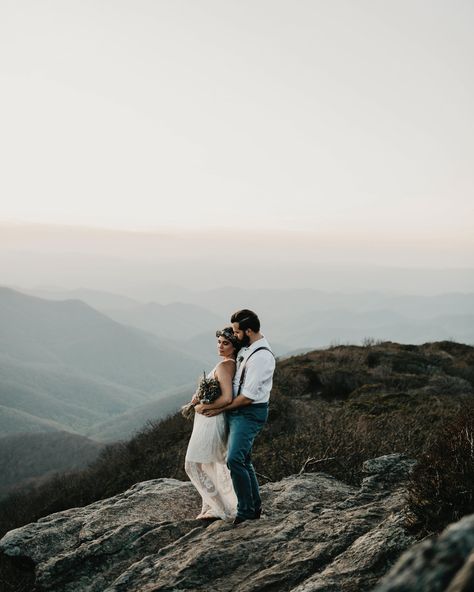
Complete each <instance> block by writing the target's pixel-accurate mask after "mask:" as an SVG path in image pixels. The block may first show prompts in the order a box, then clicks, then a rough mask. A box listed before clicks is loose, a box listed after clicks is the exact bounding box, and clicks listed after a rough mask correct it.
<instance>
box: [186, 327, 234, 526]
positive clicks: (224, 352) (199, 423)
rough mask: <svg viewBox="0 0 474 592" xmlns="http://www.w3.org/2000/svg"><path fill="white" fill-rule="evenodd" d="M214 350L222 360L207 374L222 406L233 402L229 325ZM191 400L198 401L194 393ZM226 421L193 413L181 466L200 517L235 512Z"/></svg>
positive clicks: (231, 515) (229, 517) (220, 416)
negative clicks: (217, 389)
mask: <svg viewBox="0 0 474 592" xmlns="http://www.w3.org/2000/svg"><path fill="white" fill-rule="evenodd" d="M216 337H217V351H218V353H219V356H220V357H221V358H222V360H221V361H220V362H219V363H218V364H217V366H216V367H215V368H214V369H213V370H212V371H211V372H210V373H209V374H208V375H207V377H208V378H216V379H217V380H218V381H219V385H220V388H221V395H220V396H219V398H218V399H217V400H216V403H222V407H224V406H225V405H228V404H229V403H231V402H232V380H233V378H234V374H235V364H236V361H235V359H236V355H237V352H238V350H239V347H240V346H239V342H238V340H237V338H236V337H234V331H233V329H232V327H225V328H224V329H223V330H222V331H217V332H216ZM192 402H193V403H194V404H196V403H197V400H196V398H195V397H193V399H192ZM226 452H227V422H226V418H225V413H219V414H218V415H214V416H213V417H206V416H205V415H202V414H201V413H195V414H194V425H193V432H192V434H191V438H190V440H189V444H188V449H187V452H186V459H185V464H184V468H185V470H186V473H187V474H188V477H189V478H190V480H191V482H192V484H193V485H194V487H195V488H196V489H197V490H198V492H199V494H200V495H201V497H202V509H201V512H200V514H199V515H198V516H197V517H196V518H197V519H200V520H213V519H218V518H221V519H222V520H233V519H234V518H235V515H236V512H237V498H236V496H235V492H234V488H233V485H232V479H231V477H230V472H229V469H228V468H227V465H226Z"/></svg>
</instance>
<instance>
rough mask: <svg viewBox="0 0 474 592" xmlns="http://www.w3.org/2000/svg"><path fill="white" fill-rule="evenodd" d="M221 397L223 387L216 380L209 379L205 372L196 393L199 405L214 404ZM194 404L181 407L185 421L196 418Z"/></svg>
mask: <svg viewBox="0 0 474 592" xmlns="http://www.w3.org/2000/svg"><path fill="white" fill-rule="evenodd" d="M220 395H221V385H220V384H219V381H218V380H217V379H216V378H207V376H206V373H205V372H204V375H203V377H202V378H201V380H200V381H199V384H198V388H197V391H196V397H197V399H198V401H199V403H214V401H215V400H216V399H218V398H219V397H220ZM194 405H195V404H193V403H187V404H186V405H183V407H181V415H182V416H183V417H184V418H185V419H193V417H194Z"/></svg>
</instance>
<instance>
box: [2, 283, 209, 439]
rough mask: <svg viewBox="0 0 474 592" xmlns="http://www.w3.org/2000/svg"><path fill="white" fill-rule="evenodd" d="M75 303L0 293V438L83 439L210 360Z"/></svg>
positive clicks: (7, 291)
mask: <svg viewBox="0 0 474 592" xmlns="http://www.w3.org/2000/svg"><path fill="white" fill-rule="evenodd" d="M184 349H185V348H179V347H178V346H177V345H176V344H175V343H173V342H170V341H169V340H167V339H164V338H159V337H157V336H156V335H153V334H151V333H145V332H143V331H140V330H138V329H135V328H132V327H128V326H124V325H121V324H120V323H117V322H116V321H113V320H112V319H110V318H108V317H106V316H105V315H103V314H102V313H99V312H98V311H96V310H94V309H93V308H91V307H90V306H89V305H87V304H85V303H83V302H81V301H78V300H68V301H60V302H58V301H48V300H44V299H40V298H36V297H32V296H27V295H25V294H22V293H20V292H17V291H14V290H11V289H8V288H0V379H1V381H0V406H1V407H2V414H1V416H0V434H6V433H15V432H18V431H22V432H24V431H50V430H54V429H64V430H68V431H76V432H82V431H83V430H85V429H86V428H88V427H91V426H92V425H94V424H96V423H100V422H102V421H105V420H107V419H110V417H112V416H113V415H116V414H120V413H122V412H124V411H126V410H127V409H130V408H133V407H136V406H138V405H141V404H143V403H145V402H147V401H151V400H154V399H158V398H160V393H161V392H163V391H166V390H167V389H170V388H173V387H177V386H180V385H183V384H187V383H189V382H190V381H193V380H195V379H196V377H197V376H199V375H200V374H201V372H202V371H203V369H205V368H207V367H208V365H209V357H208V356H207V357H206V356H202V357H200V355H199V353H198V354H196V355H194V354H193V353H190V352H186V351H184Z"/></svg>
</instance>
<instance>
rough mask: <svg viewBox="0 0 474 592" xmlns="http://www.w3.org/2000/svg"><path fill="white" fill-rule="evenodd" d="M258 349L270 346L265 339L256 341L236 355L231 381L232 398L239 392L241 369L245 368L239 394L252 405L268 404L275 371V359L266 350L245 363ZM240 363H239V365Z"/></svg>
mask: <svg viewBox="0 0 474 592" xmlns="http://www.w3.org/2000/svg"><path fill="white" fill-rule="evenodd" d="M259 347H268V348H269V349H270V345H269V344H268V341H267V340H266V339H265V337H262V338H261V339H258V340H257V341H255V342H254V343H252V345H250V346H249V347H244V348H242V349H241V350H240V351H239V353H238V354H237V371H236V373H235V376H234V381H233V391H234V397H236V396H237V392H238V390H239V383H240V377H241V375H242V369H243V368H244V367H245V377H244V383H243V384H242V388H241V389H240V394H241V395H244V396H245V397H247V398H248V399H252V404H254V403H268V401H269V399H270V391H271V390H272V384H273V372H274V370H275V358H274V357H273V354H271V353H270V352H269V351H267V350H265V349H264V350H261V351H258V352H257V353H255V354H254V355H253V356H252V357H251V358H250V359H249V360H248V362H247V359H248V357H249V356H250V354H251V353H252V352H254V351H255V350H256V349H258V348H259ZM239 362H240V363H239Z"/></svg>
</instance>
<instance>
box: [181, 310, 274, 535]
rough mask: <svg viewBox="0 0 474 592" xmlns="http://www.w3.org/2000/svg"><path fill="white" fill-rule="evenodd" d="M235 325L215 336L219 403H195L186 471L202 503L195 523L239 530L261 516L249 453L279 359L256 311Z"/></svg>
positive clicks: (239, 316) (242, 314) (236, 317)
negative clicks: (219, 522) (228, 523)
mask: <svg viewBox="0 0 474 592" xmlns="http://www.w3.org/2000/svg"><path fill="white" fill-rule="evenodd" d="M231 323H232V326H230V327H225V328H224V329H222V330H221V331H217V333H216V336H217V348H218V353H219V356H220V357H221V358H222V360H221V361H220V362H219V363H218V364H217V366H216V367H215V368H214V369H213V370H212V371H211V372H210V374H209V375H208V378H214V379H216V380H217V381H218V383H219V387H220V394H219V396H218V398H217V399H216V400H215V401H214V402H213V403H209V404H203V403H200V402H199V399H198V397H197V395H194V397H193V399H192V401H191V402H192V404H193V405H194V408H195V411H196V414H195V417H194V426H193V432H192V435H191V439H190V441H189V444H188V450H187V452H186V460H185V470H186V473H187V474H188V476H189V478H190V480H191V482H192V483H193V485H194V486H195V487H196V489H197V490H198V492H199V494H200V495H201V497H202V510H201V513H200V514H199V516H198V517H197V518H199V519H202V520H213V519H223V520H233V524H234V525H238V524H240V523H241V522H244V521H245V520H254V519H257V518H260V514H261V512H262V505H261V499H260V493H259V487H258V481H257V477H256V474H255V469H254V467H253V465H252V460H251V453H252V446H253V442H254V440H255V437H256V436H257V434H258V433H259V432H260V431H261V429H262V428H263V426H264V424H265V422H266V420H267V417H268V402H269V398H270V391H271V388H272V380H273V372H274V370H275V358H274V355H273V353H272V352H271V349H270V346H269V344H268V342H267V340H266V339H265V337H264V336H263V335H262V334H261V332H260V321H259V318H258V316H257V315H256V314H255V313H254V312H253V311H251V310H247V309H244V310H239V311H237V312H236V313H234V314H233V315H232V317H231Z"/></svg>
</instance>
